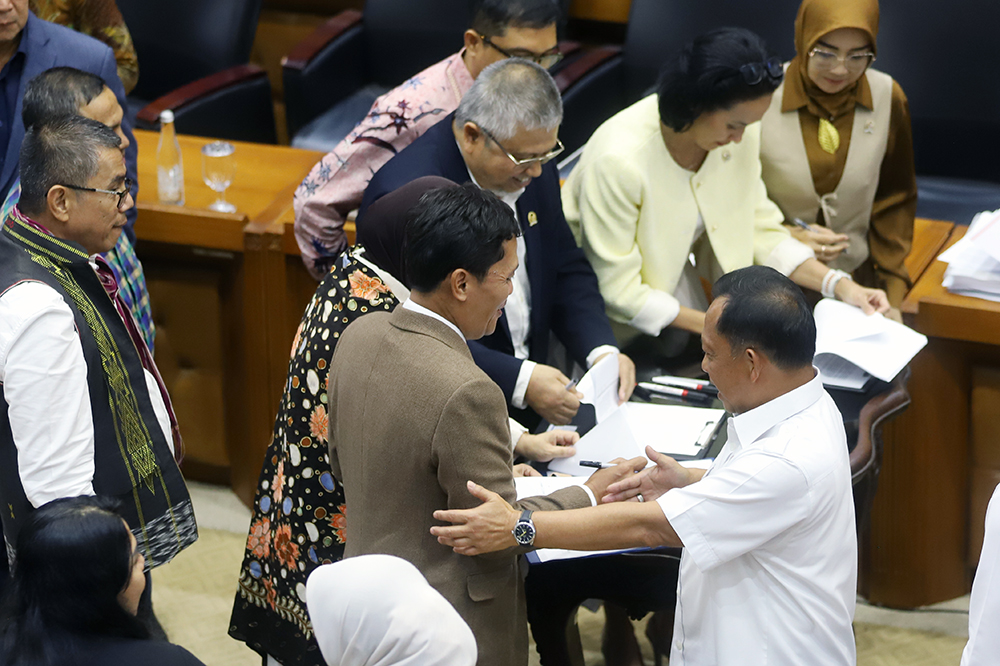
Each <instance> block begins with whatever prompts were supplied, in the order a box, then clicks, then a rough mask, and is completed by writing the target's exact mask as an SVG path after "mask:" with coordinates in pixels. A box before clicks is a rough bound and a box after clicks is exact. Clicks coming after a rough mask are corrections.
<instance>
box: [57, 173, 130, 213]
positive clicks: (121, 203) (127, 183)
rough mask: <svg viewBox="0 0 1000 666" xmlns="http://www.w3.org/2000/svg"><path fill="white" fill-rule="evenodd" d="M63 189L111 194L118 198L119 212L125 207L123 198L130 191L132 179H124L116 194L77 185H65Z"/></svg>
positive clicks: (112, 191) (111, 191)
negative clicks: (121, 188)
mask: <svg viewBox="0 0 1000 666" xmlns="http://www.w3.org/2000/svg"><path fill="white" fill-rule="evenodd" d="M63 187H68V188H69V189H71V190H80V191H82V192H100V193H101V194H113V195H115V196H116V197H118V210H121V208H122V206H124V205H125V197H127V196H128V195H129V191H130V190H131V189H132V179H131V178H126V179H125V181H124V182H123V183H122V187H123V188H124V189H123V190H122V191H121V192H116V191H115V190H99V189H97V188H96V187H80V186H79V185H66V184H63Z"/></svg>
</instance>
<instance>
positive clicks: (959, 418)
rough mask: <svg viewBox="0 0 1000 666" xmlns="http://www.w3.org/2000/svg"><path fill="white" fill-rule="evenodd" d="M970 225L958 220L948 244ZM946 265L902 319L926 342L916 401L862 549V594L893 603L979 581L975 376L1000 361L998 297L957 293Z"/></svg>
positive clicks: (890, 431) (896, 432)
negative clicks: (973, 506)
mask: <svg viewBox="0 0 1000 666" xmlns="http://www.w3.org/2000/svg"><path fill="white" fill-rule="evenodd" d="M966 230H967V228H966V227H956V228H955V230H954V231H953V233H952V234H951V236H950V238H949V239H948V242H947V243H946V245H945V247H950V246H951V245H952V244H954V243H955V242H957V241H958V240H959V239H960V238H962V237H963V236H964V234H965V232H966ZM946 267H947V266H946V264H944V263H942V262H940V261H934V262H932V263H931V264H930V266H929V267H928V268H927V270H926V271H925V272H924V273H923V275H922V276H921V277H920V279H919V280H918V281H917V283H916V284H915V285H914V287H913V289H912V290H911V291H910V293H909V294H908V295H907V298H906V300H905V301H904V303H903V308H902V309H903V312H904V321H906V323H907V324H908V325H909V326H911V327H913V328H914V329H916V330H917V331H920V332H921V333H923V334H924V335H926V336H928V344H927V347H926V348H925V349H924V350H923V351H921V352H920V354H918V355H917V357H916V358H915V359H914V360H913V362H912V363H911V369H912V371H913V375H912V378H911V380H910V383H909V390H910V394H911V396H912V399H913V402H912V404H911V406H910V408H909V409H908V410H907V411H906V412H905V413H903V414H902V415H901V416H899V417H898V418H897V419H896V420H895V421H894V422H892V423H891V424H889V425H888V426H887V427H886V430H885V450H884V463H883V468H882V475H881V478H880V480H879V486H880V488H879V492H878V494H877V495H876V497H875V503H874V506H873V507H872V524H871V534H870V543H869V548H868V549H867V550H866V552H864V553H863V555H862V577H861V590H862V593H863V594H865V595H866V596H868V598H869V600H871V601H872V602H874V603H879V604H883V605H887V606H893V607H902V608H907V607H914V606H922V605H926V604H930V603H935V602H939V601H944V600H946V599H951V598H954V597H957V596H961V595H963V594H966V593H968V591H969V586H970V583H971V571H970V569H969V553H968V551H969V546H968V544H969V520H970V463H969V459H970V455H969V452H970V404H971V394H972V376H973V368H974V367H976V366H994V367H997V366H1000V303H994V302H992V301H986V300H983V299H978V298H971V297H967V296H959V295H956V294H951V293H949V292H948V291H947V290H946V289H945V288H944V287H943V286H942V284H941V282H942V280H943V278H944V272H945V268H946ZM995 411H996V412H1000V406H998V407H997V409H996V410H995ZM979 519H980V520H981V517H980V518H979Z"/></svg>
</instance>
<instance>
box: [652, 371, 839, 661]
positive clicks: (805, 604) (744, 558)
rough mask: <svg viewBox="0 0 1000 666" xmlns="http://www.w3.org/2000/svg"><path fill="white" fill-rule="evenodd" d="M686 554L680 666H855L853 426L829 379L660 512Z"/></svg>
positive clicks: (779, 407)
mask: <svg viewBox="0 0 1000 666" xmlns="http://www.w3.org/2000/svg"><path fill="white" fill-rule="evenodd" d="M657 501H658V503H659V504H660V507H661V508H662V509H663V513H664V515H665V516H666V517H667V520H669V521H670V524H671V526H672V527H673V528H674V530H675V531H676V532H677V535H678V536H679V537H680V539H681V542H682V543H683V544H684V552H683V555H682V556H681V566H680V576H679V578H678V583H677V610H676V616H675V621H674V643H673V645H672V649H671V652H670V664H671V666H684V665H688V666H709V665H712V666H735V665H739V666H762V665H764V664H768V665H780V666H793V665H794V666H798V665H799V664H803V663H809V664H811V665H816V666H819V665H823V666H827V665H828V666H848V665H852V664H854V663H855V644H854V634H853V631H852V628H851V622H852V620H853V618H854V605H855V590H856V581H857V558H858V551H857V538H856V532H855V526H854V500H853V496H852V490H851V470H850V464H849V461H848V453H847V442H846V436H845V434H844V424H843V418H842V417H841V415H840V412H839V411H838V410H837V407H836V405H835V404H834V402H833V400H832V399H831V398H830V396H829V395H828V394H827V393H826V391H824V390H823V385H822V383H821V381H820V379H819V374H818V373H817V376H816V377H815V378H814V379H813V380H811V381H810V382H808V383H807V384H804V385H803V386H800V387H799V388H797V389H795V390H793V391H790V392H788V393H785V394H784V395H781V396H779V397H778V398H775V399H774V400H771V401H770V402H767V403H765V404H763V405H761V406H760V407H757V408H756V409H753V410H750V411H749V412H745V413H743V414H740V415H738V416H735V417H733V418H732V419H731V420H730V421H729V439H728V441H727V442H726V445H725V446H724V447H723V449H722V451H721V453H720V455H719V457H718V458H717V459H716V461H715V464H714V465H713V466H712V467H711V468H710V469H709V470H708V472H706V474H705V476H704V477H703V478H702V480H701V481H698V482H697V483H693V484H691V485H689V486H687V487H684V488H677V489H674V490H671V491H669V492H667V493H664V494H663V495H662V496H661V497H660V498H659V499H658V500H657Z"/></svg>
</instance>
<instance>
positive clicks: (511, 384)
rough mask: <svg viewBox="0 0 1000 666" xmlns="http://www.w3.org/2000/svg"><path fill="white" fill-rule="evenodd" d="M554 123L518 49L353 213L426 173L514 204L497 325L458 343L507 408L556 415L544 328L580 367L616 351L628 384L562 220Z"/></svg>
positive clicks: (569, 408) (551, 85) (628, 369)
mask: <svg viewBox="0 0 1000 666" xmlns="http://www.w3.org/2000/svg"><path fill="white" fill-rule="evenodd" d="M561 121H562V100H561V99H560V96H559V90H558V88H557V87H556V85H555V82H554V81H553V80H552V77H551V76H549V73H548V72H547V71H545V69H543V68H542V67H540V66H538V65H536V64H534V63H531V62H528V61H526V60H522V59H519V58H511V59H508V60H503V61H500V62H498V63H495V64H493V65H490V66H489V67H487V68H486V69H484V70H483V72H482V73H481V74H480V75H479V77H478V78H477V79H476V82H475V83H474V84H473V86H472V88H470V89H469V91H468V92H467V93H466V94H465V96H464V97H463V98H462V102H461V104H459V107H458V110H457V111H455V113H454V114H452V115H449V116H448V117H446V118H445V119H444V120H442V121H441V122H440V123H438V124H437V125H435V126H434V127H432V128H431V129H429V130H428V131H427V132H426V133H425V134H424V135H423V136H422V137H420V138H419V139H418V140H417V141H415V142H414V143H413V144H411V145H410V146H408V147H407V148H406V149H405V150H403V151H402V152H401V153H399V155H397V156H396V157H394V158H393V159H391V160H390V161H389V162H388V163H387V164H386V165H385V166H384V167H382V168H381V169H380V170H379V171H378V172H377V173H376V174H375V176H374V177H373V178H372V180H371V182H370V183H369V185H368V189H367V190H366V191H365V195H364V199H363V201H362V203H361V210H360V213H359V216H358V218H359V219H358V224H359V226H363V225H364V214H365V211H366V210H367V208H368V206H369V205H371V204H372V202H374V201H376V200H377V199H378V198H379V197H381V196H382V195H384V194H387V193H389V192H392V191H393V190H395V189H397V188H398V187H400V186H402V185H405V184H406V183H408V182H410V181H412V180H414V179H416V178H419V177H421V176H431V175H434V176H442V177H444V178H448V179H449V180H453V181H455V182H459V183H462V182H467V181H472V182H474V183H475V184H477V185H478V186H479V187H482V188H484V189H488V190H491V191H492V192H494V193H495V194H496V195H497V196H499V197H500V198H501V199H502V200H503V201H504V202H505V203H506V204H507V205H508V206H510V207H511V208H512V209H513V210H514V212H515V214H516V215H517V219H518V222H519V223H520V225H521V229H522V232H523V236H522V237H521V238H520V239H518V248H517V250H518V259H519V263H520V266H521V270H518V271H517V273H516V274H515V276H514V278H513V281H514V291H513V293H512V294H511V296H510V298H508V299H507V306H506V308H505V309H504V313H503V316H502V318H501V319H500V324H499V325H498V326H497V330H496V332H495V333H494V334H493V335H490V336H488V337H485V338H483V339H482V340H480V341H478V342H470V343H469V346H470V347H471V348H472V354H473V356H474V357H475V360H476V363H477V364H478V365H479V367H481V368H482V369H483V370H484V371H486V373H487V374H488V375H489V376H490V377H491V378H492V379H493V380H494V381H495V382H496V383H497V384H499V385H500V388H501V389H503V392H504V395H505V396H506V398H507V400H508V402H509V403H510V404H511V405H512V406H513V407H515V408H518V409H523V408H531V409H532V410H534V411H535V412H536V413H537V414H539V415H540V416H542V417H544V418H546V419H548V420H549V421H550V422H551V423H556V424H564V423H568V422H569V421H570V420H571V419H572V418H573V416H575V415H576V412H577V409H578V408H579V406H580V402H579V398H580V394H579V393H578V392H576V391H575V390H574V389H573V388H572V387H571V386H570V385H569V383H570V382H569V379H568V378H567V377H566V376H565V375H564V374H563V373H562V372H560V371H559V370H557V369H556V368H554V367H551V366H549V365H546V361H547V360H548V351H549V332H550V331H551V332H553V333H555V335H556V337H557V338H558V339H559V340H560V341H561V342H562V343H563V345H564V346H565V347H566V349H567V350H568V351H569V354H570V356H571V357H572V358H573V359H574V360H575V361H576V362H578V363H580V365H582V366H584V367H589V366H591V365H593V364H594V363H596V362H597V361H598V360H599V359H600V358H602V357H603V356H605V355H607V354H617V356H618V364H619V377H620V391H619V398H620V399H621V400H627V399H628V397H629V396H630V395H631V393H632V389H633V388H634V386H635V366H634V364H633V363H632V361H631V360H630V359H629V358H628V357H627V356H625V355H624V354H620V353H619V352H618V349H617V346H616V342H615V338H614V334H613V333H612V332H611V326H610V324H609V323H608V319H607V315H606V314H605V311H604V299H603V298H601V294H600V292H599V291H598V287H597V278H596V276H595V275H594V271H593V269H592V268H591V267H590V264H589V263H588V262H587V259H586V258H585V257H584V255H583V252H582V251H581V250H580V249H579V248H578V247H577V246H576V243H575V242H574V240H573V236H572V233H571V232H570V230H569V227H568V226H567V224H566V220H565V218H564V217H563V212H562V204H561V201H560V198H559V176H558V172H557V171H556V168H555V165H554V164H549V162H550V160H552V158H554V157H555V156H556V155H558V154H559V153H560V152H561V151H562V144H561V143H560V142H559V140H558V137H557V134H558V130H559V123H560V122H561Z"/></svg>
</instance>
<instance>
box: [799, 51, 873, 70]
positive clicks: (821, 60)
mask: <svg viewBox="0 0 1000 666" xmlns="http://www.w3.org/2000/svg"><path fill="white" fill-rule="evenodd" d="M809 57H810V58H812V60H813V63H815V65H816V67H817V68H819V69H822V70H829V69H833V68H834V67H836V66H837V65H843V66H844V67H845V68H847V71H848V72H851V73H852V74H857V73H858V72H863V71H865V70H866V69H867V68H868V67H870V66H871V64H872V63H873V62H875V54H874V53H872V52H871V51H866V52H865V53H850V54H848V55H846V56H839V55H837V54H836V53H834V52H833V51H827V50H826V49H821V48H819V47H818V46H817V47H816V48H814V49H813V50H812V51H810V52H809Z"/></svg>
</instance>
